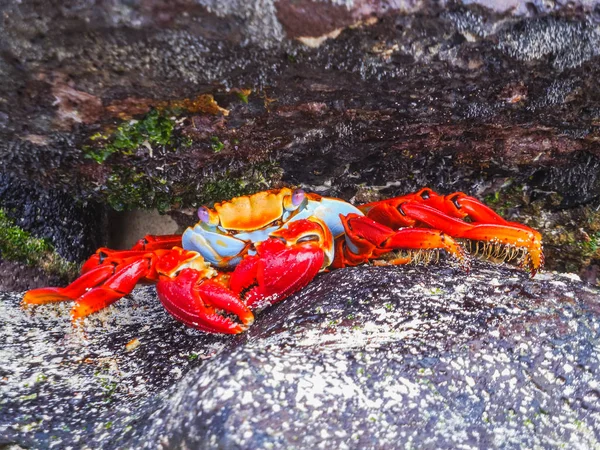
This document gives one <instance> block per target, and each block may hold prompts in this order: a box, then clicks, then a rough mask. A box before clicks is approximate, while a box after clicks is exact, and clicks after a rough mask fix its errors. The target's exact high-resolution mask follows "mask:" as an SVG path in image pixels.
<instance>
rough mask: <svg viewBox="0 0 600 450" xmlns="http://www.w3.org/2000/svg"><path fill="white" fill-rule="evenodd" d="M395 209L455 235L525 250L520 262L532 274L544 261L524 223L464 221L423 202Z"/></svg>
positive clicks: (539, 245) (535, 238) (536, 236)
mask: <svg viewBox="0 0 600 450" xmlns="http://www.w3.org/2000/svg"><path fill="white" fill-rule="evenodd" d="M398 208H399V210H400V211H402V212H403V213H404V214H406V215H407V216H410V217H411V218H413V219H416V220H418V221H420V222H423V223H426V224H427V225H429V226H430V227H432V228H436V229H438V230H442V231H444V232H445V233H448V234H449V235H451V236H453V237H455V238H462V239H470V240H475V241H484V242H489V243H499V244H502V245H506V246H514V247H518V248H524V249H526V254H525V258H524V260H523V264H524V265H525V266H527V267H528V268H529V270H530V271H531V274H532V276H533V275H535V273H536V272H537V270H538V269H539V268H540V267H541V266H543V264H544V255H543V253H542V237H541V235H540V234H539V233H538V232H537V231H535V230H533V229H531V228H529V227H526V226H524V225H521V224H517V225H518V226H517V225H515V224H513V223H512V222H506V221H505V222H504V223H492V224H489V223H468V222H464V221H462V220H460V219H456V218H454V217H450V216H448V215H446V214H444V213H443V212H441V211H438V210H437V209H434V208H431V207H429V206H427V205H422V204H418V203H412V202H406V203H403V204H401V205H400V206H399V207H398Z"/></svg>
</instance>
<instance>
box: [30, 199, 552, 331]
mask: <svg viewBox="0 0 600 450" xmlns="http://www.w3.org/2000/svg"><path fill="white" fill-rule="evenodd" d="M198 217H199V222H198V223H197V224H196V225H194V226H193V227H189V228H188V229H187V230H186V231H185V232H184V233H183V235H165V236H153V235H148V236H146V237H144V238H143V239H141V240H140V241H138V242H137V243H136V244H135V245H134V246H133V247H132V248H131V249H130V250H112V249H108V248H100V249H98V251H97V252H96V253H95V254H94V255H93V256H92V257H91V258H90V259H88V260H87V261H86V262H85V263H84V264H83V267H82V274H81V276H80V277H79V278H78V279H76V280H75V281H74V282H73V283H71V284H69V285H68V286H66V287H51V288H39V289H33V290H30V291H28V292H26V293H25V296H24V298H23V303H24V304H25V305H39V304H46V303H51V302H58V301H66V300H72V301H74V302H75V304H74V306H73V308H72V314H71V315H72V318H73V320H74V321H78V320H80V319H82V318H84V317H86V316H88V315H90V314H92V313H95V312H97V311H99V310H101V309H103V308H105V307H107V306H108V305H110V304H112V303H114V302H115V301H117V300H118V299H120V298H122V297H124V296H126V295H128V294H129V293H130V292H131V291H132V290H133V288H134V287H135V285H136V284H137V283H139V282H150V283H156V289H157V294H158V298H159V299H160V301H161V303H162V304H163V306H164V307H165V309H166V310H167V312H169V313H170V314H171V315H172V316H173V317H174V318H175V319H177V320H179V321H180V322H183V323H184V324H186V325H188V326H190V327H193V328H197V329H200V330H203V331H206V332H212V333H229V334H236V333H240V332H243V331H245V330H246V329H247V328H248V327H249V326H250V325H251V324H252V323H253V321H254V312H255V311H257V310H260V309H262V308H264V307H266V306H268V305H272V304H274V303H277V302H279V301H281V300H283V299H285V298H286V297H288V296H290V295H291V294H293V293H295V292H297V291H298V290H300V289H302V288H304V287H305V286H306V285H308V284H309V283H310V282H311V281H312V280H313V279H314V277H315V276H317V274H318V273H319V272H322V271H325V270H331V269H337V268H342V267H345V266H355V265H358V264H364V263H369V262H372V263H373V264H377V265H397V264H406V263H409V262H416V261H422V260H425V261H429V260H430V259H431V258H432V257H433V256H434V255H438V256H439V253H440V252H441V251H442V252H445V253H447V254H449V255H450V257H452V258H454V259H455V260H457V261H458V262H459V263H460V264H461V265H462V266H464V267H465V268H468V262H469V254H470V253H471V254H479V253H481V254H483V256H486V257H488V258H492V259H495V260H504V261H506V260H508V261H514V260H516V261H517V263H518V264H519V265H520V267H521V268H523V269H525V270H528V271H529V272H530V273H531V275H532V276H534V275H535V273H536V272H537V271H538V270H539V269H540V268H541V267H542V266H543V264H544V257H543V253H542V239H541V235H540V234H539V233H538V232H537V231H535V230H533V229H531V228H529V227H527V226H525V225H523V224H520V223H516V222H509V221H506V220H504V219H503V218H502V217H500V216H499V215H498V214H496V213H495V212H494V211H493V210H492V209H490V208H488V207H487V206H485V205H484V204H483V203H481V202H480V201H478V200H477V199H475V198H473V197H469V196H467V195H465V194H463V193H460V192H457V193H452V194H449V195H440V194H437V193H436V192H434V191H433V190H431V189H429V188H424V189H421V190H420V191H418V192H416V193H412V194H408V195H404V196H401V197H395V198H392V199H389V200H382V201H378V202H373V203H368V204H364V205H359V206H354V205H352V204H350V203H348V202H345V201H343V200H340V199H337V198H332V197H324V196H320V195H318V194H314V193H306V192H304V191H303V190H301V189H296V190H292V189H290V188H282V189H273V190H268V191H263V192H259V193H256V194H253V195H247V196H242V197H237V198H234V199H232V200H229V201H225V202H221V203H217V204H215V205H214V207H213V208H208V207H204V206H203V207H201V208H200V209H199V210H198ZM464 243H468V244H469V246H468V248H467V247H466V246H465V245H464Z"/></svg>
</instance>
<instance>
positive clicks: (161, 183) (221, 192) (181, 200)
mask: <svg viewBox="0 0 600 450" xmlns="http://www.w3.org/2000/svg"><path fill="white" fill-rule="evenodd" d="M281 175H282V170H281V168H280V167H279V165H278V164H277V163H276V162H273V161H263V162H258V163H254V164H250V165H248V166H247V167H245V168H243V169H240V170H232V171H225V172H224V173H219V174H214V175H212V176H209V177H207V178H206V179H205V181H204V183H203V184H202V185H201V186H200V188H199V189H198V190H196V187H195V186H194V185H193V183H187V184H183V183H171V182H169V181H168V180H167V179H166V178H164V177H162V176H153V175H150V174H147V173H145V172H141V171H138V170H136V169H135V168H134V167H124V166H115V167H113V171H112V173H111V174H110V175H109V176H108V179H107V181H106V185H105V186H104V187H103V191H104V195H105V198H106V201H107V203H108V204H109V205H110V207H111V208H113V209H114V210H115V211H125V210H131V209H156V210H158V211H159V212H161V213H164V212H167V211H169V210H171V209H173V208H181V207H196V206H199V205H212V204H214V203H215V202H220V201H223V200H228V199H231V198H233V197H238V196H240V195H247V194H253V193H255V192H258V191H261V190H265V189H270V188H272V187H273V186H274V185H275V184H277V183H278V182H279V181H280V180H281Z"/></svg>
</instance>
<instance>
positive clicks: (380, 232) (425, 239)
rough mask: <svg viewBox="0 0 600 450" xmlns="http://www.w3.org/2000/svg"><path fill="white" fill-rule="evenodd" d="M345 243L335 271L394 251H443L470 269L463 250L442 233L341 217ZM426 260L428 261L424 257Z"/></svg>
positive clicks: (390, 260) (402, 258)
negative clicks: (393, 227)
mask: <svg viewBox="0 0 600 450" xmlns="http://www.w3.org/2000/svg"><path fill="white" fill-rule="evenodd" d="M340 219H341V220H342V224H343V226H344V230H345V231H346V239H345V240H344V239H340V240H338V242H337V246H336V255H335V261H334V262H333V264H332V266H333V267H336V268H337V267H345V266H355V265H358V264H362V263H365V262H368V261H370V260H373V259H377V258H379V257H381V256H383V255H385V254H388V253H390V252H393V251H394V250H425V251H428V250H437V249H443V250H446V251H447V252H448V253H450V254H451V255H452V256H454V257H455V258H457V259H458V260H459V261H460V262H461V263H462V264H463V265H465V266H467V264H468V260H467V258H466V255H465V252H464V250H463V248H462V247H461V246H460V244H458V242H456V241H455V240H454V239H452V237H450V236H448V235H446V234H444V233H443V232H441V231H439V230H433V229H429V228H402V229H400V230H393V229H391V228H389V227H387V226H385V225H382V224H380V223H378V222H375V221H374V220H372V219H370V218H368V217H366V216H360V215H358V214H348V215H347V216H340ZM424 258H425V259H429V258H427V257H424ZM413 259H414V257H413V256H412V255H411V254H410V253H409V254H408V256H396V257H392V258H388V259H386V261H385V263H387V264H406V263H408V262H411V261H412V260H413Z"/></svg>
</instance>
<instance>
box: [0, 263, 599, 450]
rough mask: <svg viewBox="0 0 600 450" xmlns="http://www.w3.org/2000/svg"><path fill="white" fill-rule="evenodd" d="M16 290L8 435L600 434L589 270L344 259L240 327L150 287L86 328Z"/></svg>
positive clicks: (109, 440)
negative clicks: (196, 313)
mask: <svg viewBox="0 0 600 450" xmlns="http://www.w3.org/2000/svg"><path fill="white" fill-rule="evenodd" d="M18 301H19V296H18V295H15V294H3V296H2V301H1V302H0V308H1V310H0V315H1V316H2V317H3V318H4V319H3V320H4V327H3V332H2V334H3V339H2V340H0V359H1V360H2V361H4V363H3V364H2V369H1V370H2V375H1V377H0V379H1V380H2V382H1V383H0V392H1V396H0V398H1V399H2V400H1V402H2V404H1V405H0V406H1V408H0V444H17V445H20V446H21V447H33V448H45V447H49V446H51V445H54V446H57V447H60V448H70V447H71V448H72V447H75V448H80V447H82V446H86V445H87V446H89V447H91V448H109V449H112V448H128V447H132V448H157V447H158V448H197V447H199V446H201V447H202V448H243V449H254V448H390V447H398V446H400V447H407V446H410V447H416V448H537V447H540V448H546V447H568V448H582V449H583V448H595V447H596V446H598V445H600V442H599V441H600V427H599V426H598V424H599V423H600V393H599V392H600V385H599V381H598V377H597V373H598V370H600V369H599V363H600V361H599V359H598V355H599V354H600V348H599V346H598V342H599V337H600V315H599V312H600V310H599V305H600V291H598V289H595V288H592V287H589V286H586V285H585V284H582V283H581V282H579V281H576V280H575V278H574V277H573V276H565V275H560V274H553V273H546V274H542V275H538V276H537V277H536V278H535V279H529V278H528V277H527V276H526V275H525V274H524V273H522V272H520V271H518V270H516V269H512V268H508V267H502V266H492V265H489V264H487V263H482V262H476V263H475V264H474V266H473V268H472V270H471V273H469V274H466V273H464V272H463V271H461V270H460V269H457V268H455V267H452V266H449V265H446V264H440V265H436V266H429V267H411V266H407V267H392V268H377V267H358V268H350V269H343V270H338V271H335V272H332V273H329V274H324V275H321V276H320V277H319V278H318V279H317V280H316V281H315V282H314V283H313V284H311V285H310V286H309V287H308V288H306V289H305V290H303V291H302V292H300V293H299V294H297V295H295V296H294V297H292V298H290V299H288V300H287V301H285V302H283V303H281V304H279V305H277V306H275V307H272V308H270V309H267V310H265V311H264V312H263V313H262V314H261V315H259V317H258V319H257V321H256V323H255V325H254V326H253V327H252V328H251V330H250V331H249V332H248V333H247V334H245V335H241V336H237V337H219V336H208V335H204V334H201V333H200V332H196V331H192V330H189V329H185V328H184V327H182V326H180V325H179V324H177V323H176V322H175V321H173V320H172V319H171V318H170V317H168V316H167V315H166V313H165V312H164V311H163V310H162V309H161V308H160V306H158V302H157V300H156V297H155V294H154V291H153V290H152V288H150V287H148V288H139V289H137V290H136V291H135V292H134V294H133V295H132V296H131V297H130V298H128V299H125V300H123V301H121V302H119V303H117V304H116V305H114V306H111V307H110V308H108V310H107V311H105V312H102V313H101V314H99V315H97V316H95V317H92V318H89V319H87V320H86V323H85V324H84V325H83V328H82V329H74V328H72V327H71V325H70V323H69V321H68V306H67V305H59V306H55V307H44V308H38V309H37V310H35V311H33V312H29V311H23V310H21V309H19V307H18ZM133 339H137V340H138V344H139V345H138V346H137V347H135V345H136V344H135V342H133V343H132V342H130V341H131V340H133ZM128 342H129V344H128ZM128 345H129V347H130V351H128V349H127V347H128ZM132 347H133V348H132Z"/></svg>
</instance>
